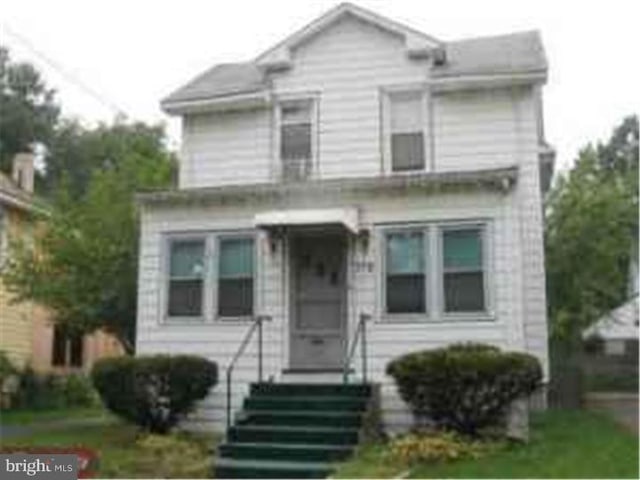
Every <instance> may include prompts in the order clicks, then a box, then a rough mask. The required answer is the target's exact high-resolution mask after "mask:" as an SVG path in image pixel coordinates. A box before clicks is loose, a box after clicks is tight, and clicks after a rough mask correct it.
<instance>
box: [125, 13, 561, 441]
mask: <svg viewBox="0 0 640 480" xmlns="http://www.w3.org/2000/svg"><path fill="white" fill-rule="evenodd" d="M194 48H203V45H197V46H195V45H194ZM204 48H208V47H206V46H205V47H204ZM546 78H547V63H546V60H545V55H544V51H543V48H542V43H541V40H540V37H539V35H538V33H536V32H523V33H515V34H509V35H503V36H495V37H485V38H474V39H467V40H460V41H441V40H438V39H435V38H433V37H431V36H429V35H426V34H423V33H421V32H418V31H415V30H413V29H411V28H409V27H407V26H404V25H401V24H399V23H396V22H394V21H392V20H389V19H387V18H383V17H381V16H378V15H376V14H374V13H372V12H370V11H367V10H364V9H361V8H359V7H357V6H354V5H351V4H341V5H339V6H338V7H336V8H334V9H333V10H331V11H329V12H328V13H327V14H325V15H323V16H322V17H320V18H318V19H317V20H315V21H313V22H312V23H311V24H309V25H308V26H306V27H304V28H302V29H301V30H299V31H297V32H295V33H294V34H292V35H291V36H289V37H287V38H285V39H284V40H283V41H281V42H280V43H278V44H277V45H275V46H274V47H272V48H270V49H268V50H267V51H266V52H264V53H262V54H261V55H259V56H258V57H256V58H255V59H254V60H253V61H250V62H246V63H237V64H223V65H217V66H215V67H213V68H211V69H210V70H208V71H206V72H204V73H203V74H201V75H200V76H198V77H196V78H195V79H194V80H193V81H191V82H190V83H188V84H187V85H186V86H184V87H183V88H180V89H179V90H177V91H176V92H175V93H173V94H171V95H170V96H169V97H168V98H166V99H164V100H163V101H162V108H163V109H164V110H165V111H166V112H167V113H169V114H172V115H176V116H178V117H180V118H181V120H182V132H183V134H182V151H181V155H180V177H179V188H178V189H177V190H172V191H164V192H156V193H146V194H142V195H140V197H139V202H140V205H141V238H140V264H139V267H140V268H139V291H138V320H137V344H136V351H137V352H138V353H191V354H199V355H203V356H206V357H208V358H210V359H212V360H215V361H216V362H217V363H218V364H219V366H220V367H221V382H220V384H219V385H218V386H217V387H216V388H215V389H214V390H213V391H212V394H211V395H210V396H209V398H208V399H207V400H206V401H205V402H204V403H203V405H202V408H201V409H200V410H199V412H198V413H197V414H196V415H195V416H194V418H193V420H194V422H195V424H200V425H202V424H204V422H210V423H209V425H210V426H212V427H213V428H215V429H218V430H220V429H222V428H223V427H224V421H225V398H226V393H227V392H226V386H225V382H224V379H225V376H224V371H225V370H224V369H225V368H226V367H228V366H229V364H230V362H231V359H232V357H233V355H234V354H235V353H236V352H237V351H238V348H239V346H240V344H241V342H242V341H243V339H244V338H245V335H246V334H247V332H248V330H249V328H250V326H251V325H252V319H253V318H254V317H256V316H261V315H265V316H268V317H270V321H268V322H264V324H263V328H264V331H263V343H264V344H263V370H264V378H265V379H267V380H269V381H272V382H275V383H293V382H301V383H304V384H307V383H314V382H325V383H339V382H342V373H343V367H344V365H345V361H346V360H347V355H348V349H349V348H350V346H351V345H352V344H353V342H354V340H355V339H357V342H358V343H357V344H356V350H355V352H356V356H355V357H354V361H353V362H351V363H350V369H352V373H351V375H350V381H352V382H354V383H357V382H358V381H359V380H360V379H362V377H363V375H364V373H365V372H363V367H362V363H361V360H360V359H361V357H360V348H361V346H362V345H363V344H366V352H365V353H366V358H367V370H368V371H367V374H368V376H367V379H368V381H370V382H374V383H379V384H380V385H381V392H382V411H383V415H384V421H385V425H386V427H387V428H388V429H390V430H400V429H403V428H406V427H407V426H408V425H409V424H410V420H411V417H410V414H409V412H408V409H407V406H406V405H405V404H404V403H403V402H402V401H401V400H400V398H399V396H398V394H397V392H396V388H395V385H394V383H393V381H392V379H391V378H390V377H388V376H386V375H385V367H386V366H387V364H388V363H389V361H391V360H392V359H394V358H396V357H398V356H399V355H402V354H404V353H408V352H412V351H416V350H422V349H428V348H434V347H439V346H443V345H447V344H450V343H454V342H466V341H473V342H486V343H491V344H495V345H497V346H500V347H502V348H504V349H507V350H520V351H527V352H530V353H532V354H534V355H535V356H537V357H538V358H539V359H540V361H541V362H542V365H543V366H544V370H545V377H547V374H546V372H547V371H548V354H547V317H546V299H545V276H544V258H543V255H544V253H543V239H542V222H543V217H542V196H543V193H544V191H545V190H546V188H547V187H548V185H549V177H550V175H551V172H552V168H553V150H552V149H551V148H550V147H549V146H548V145H547V143H546V141H545V138H544V133H543V115H542V86H543V84H544V83H545V81H546ZM363 316H364V318H367V317H370V321H368V322H366V339H365V338H364V337H362V336H358V335H357V334H356V332H357V331H358V328H359V325H360V320H361V319H362V318H363ZM257 340H258V339H257V337H256V336H255V335H254V336H253V337H252V338H251V340H250V343H249V344H248V347H247V351H246V352H244V354H243V355H241V356H240V357H239V360H238V363H237V364H236V366H235V370H234V373H233V377H232V387H233V390H232V392H231V393H232V405H233V411H234V412H235V411H237V410H238V408H240V406H241V402H242V400H243V399H244V397H245V395H246V394H247V392H248V385H249V382H254V381H255V380H256V378H257V374H258V367H257V364H258V358H257V357H258V348H257ZM350 372H351V370H350ZM547 379H548V377H547ZM265 388H266V387H265ZM314 391H315V390H313V389H312V388H311V387H309V392H314ZM281 392H284V390H282V391H281ZM254 393H255V392H254ZM292 408H293V407H292ZM330 415H331V412H329V413H328V416H330Z"/></svg>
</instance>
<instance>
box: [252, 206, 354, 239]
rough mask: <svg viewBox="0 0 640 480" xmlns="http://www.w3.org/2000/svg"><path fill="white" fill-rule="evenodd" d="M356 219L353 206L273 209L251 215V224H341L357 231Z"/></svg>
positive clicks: (263, 225)
mask: <svg viewBox="0 0 640 480" xmlns="http://www.w3.org/2000/svg"><path fill="white" fill-rule="evenodd" d="M358 219H359V215H358V209H357V208H355V207H347V208H316V209H300V210H273V211H270V212H263V213H258V214H256V215H255V216H254V217H253V224H254V226H255V227H258V228H269V227H279V226H281V227H287V226H312V225H342V226H344V227H345V228H346V229H347V230H349V231H351V232H352V233H358V231H359V229H360V226H359V221H358Z"/></svg>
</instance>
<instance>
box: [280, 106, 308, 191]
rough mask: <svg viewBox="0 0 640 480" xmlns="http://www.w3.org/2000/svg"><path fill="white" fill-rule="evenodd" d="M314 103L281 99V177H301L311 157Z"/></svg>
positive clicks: (306, 173) (289, 178)
mask: <svg viewBox="0 0 640 480" xmlns="http://www.w3.org/2000/svg"><path fill="white" fill-rule="evenodd" d="M313 118H314V115H313V102H312V101H311V100H295V101H289V102H283V103H282V104H281V105H280V109H279V119H280V138H279V140H280V162H281V166H282V178H283V180H304V179H305V178H307V177H308V176H309V175H310V173H311V166H312V159H313V150H314V148H313V135H314V133H313V132H314V122H313Z"/></svg>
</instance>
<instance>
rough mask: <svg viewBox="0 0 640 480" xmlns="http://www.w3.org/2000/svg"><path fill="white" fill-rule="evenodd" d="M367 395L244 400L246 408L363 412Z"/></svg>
mask: <svg viewBox="0 0 640 480" xmlns="http://www.w3.org/2000/svg"><path fill="white" fill-rule="evenodd" d="M367 401H368V399H367V398H366V397H341V396H308V397H302V396H291V397H285V396H267V395H252V396H250V397H249V398H246V399H245V400H244V408H245V410H287V411H290V410H315V411H317V410H329V411H348V412H362V411H364V410H365V409H366V407H367Z"/></svg>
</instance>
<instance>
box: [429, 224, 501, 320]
mask: <svg viewBox="0 0 640 480" xmlns="http://www.w3.org/2000/svg"><path fill="white" fill-rule="evenodd" d="M471 229H478V230H480V241H481V244H482V245H481V246H482V287H483V289H484V310H479V311H477V312H448V311H447V310H446V305H445V291H444V288H445V287H444V275H445V268H444V232H446V231H452V230H471ZM490 232H491V228H490V225H489V223H488V222H487V221H482V222H476V221H468V222H447V223H440V224H438V227H437V239H436V242H437V246H438V248H437V260H436V263H437V266H438V272H437V275H438V285H439V294H438V298H439V304H440V315H442V318H443V319H446V320H469V319H472V320H476V319H491V318H493V314H492V291H493V288H492V285H491V283H490V282H492V279H493V276H494V275H493V271H492V269H491V264H492V261H491V260H490V259H491V255H490V253H491V252H490V244H491V243H492V242H491V237H492V234H491V233H490Z"/></svg>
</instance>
